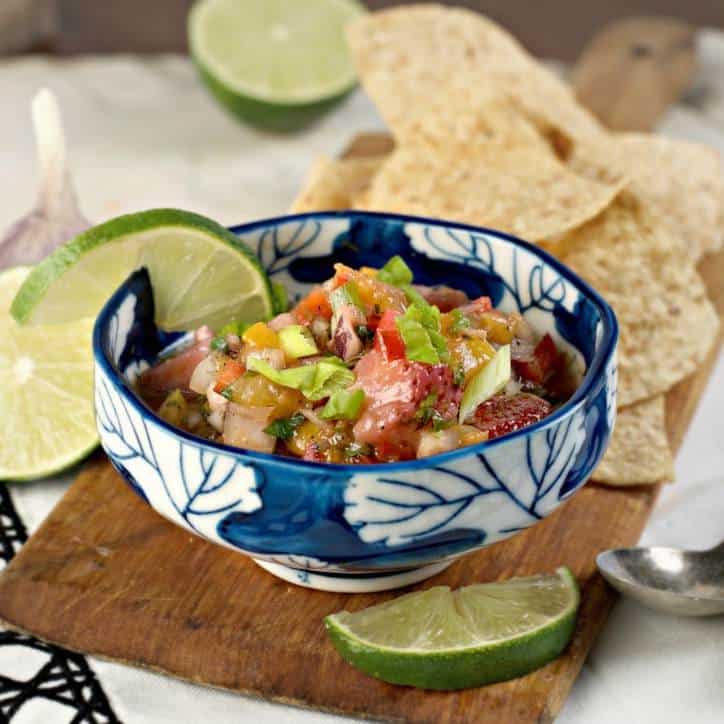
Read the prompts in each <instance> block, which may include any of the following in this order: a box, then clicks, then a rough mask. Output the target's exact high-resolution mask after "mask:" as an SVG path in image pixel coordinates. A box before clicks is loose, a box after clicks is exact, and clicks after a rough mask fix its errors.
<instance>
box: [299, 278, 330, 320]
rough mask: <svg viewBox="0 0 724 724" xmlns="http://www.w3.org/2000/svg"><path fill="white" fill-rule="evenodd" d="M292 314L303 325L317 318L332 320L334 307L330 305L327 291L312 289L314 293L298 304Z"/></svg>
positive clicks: (310, 293)
mask: <svg viewBox="0 0 724 724" xmlns="http://www.w3.org/2000/svg"><path fill="white" fill-rule="evenodd" d="M292 314H293V315H294V318H295V319H296V320H297V321H298V322H300V323H302V324H303V323H305V322H311V321H312V320H313V319H314V318H315V317H324V319H332V306H331V305H330V303H329V299H328V298H327V294H326V293H325V291H324V290H323V289H321V288H320V287H317V288H315V289H312V291H311V292H309V294H307V296H306V297H304V299H302V300H301V301H300V302H299V304H297V306H296V307H295V308H294V311H293V312H292Z"/></svg>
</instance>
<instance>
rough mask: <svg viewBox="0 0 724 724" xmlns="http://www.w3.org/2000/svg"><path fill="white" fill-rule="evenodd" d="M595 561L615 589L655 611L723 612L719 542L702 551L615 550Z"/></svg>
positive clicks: (723, 559)
mask: <svg viewBox="0 0 724 724" xmlns="http://www.w3.org/2000/svg"><path fill="white" fill-rule="evenodd" d="M596 563H597V565H598V569H599V571H601V574H602V575H603V577H604V578H605V579H606V580H607V581H608V582H609V583H610V584H611V585H612V586H613V587H614V588H615V589H617V590H618V591H620V592H621V593H623V594H626V595H628V596H631V597H632V598H635V599H636V600H638V601H640V602H641V603H643V604H644V605H645V606H649V607H650V608H653V609H656V610H657V611H663V612H665V613H673V614H676V615H679V616H712V615H715V614H720V613H724V542H722V543H720V544H719V545H718V546H716V547H714V548H711V549H709V550H705V551H683V550H680V549H678V548H666V547H663V546H651V547H646V548H619V549H614V550H609V551H604V552H603V553H599V555H598V557H597V558H596Z"/></svg>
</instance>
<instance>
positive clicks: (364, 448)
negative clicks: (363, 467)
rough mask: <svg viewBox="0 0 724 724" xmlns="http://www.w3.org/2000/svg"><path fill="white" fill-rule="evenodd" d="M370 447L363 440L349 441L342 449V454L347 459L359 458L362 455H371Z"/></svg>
mask: <svg viewBox="0 0 724 724" xmlns="http://www.w3.org/2000/svg"><path fill="white" fill-rule="evenodd" d="M371 454H372V447H371V446H370V445H367V444H366V443H364V442H351V443H350V444H349V445H347V447H346V448H345V449H344V456H345V457H346V458H347V459H348V460H349V459H351V458H359V457H362V456H363V455H371Z"/></svg>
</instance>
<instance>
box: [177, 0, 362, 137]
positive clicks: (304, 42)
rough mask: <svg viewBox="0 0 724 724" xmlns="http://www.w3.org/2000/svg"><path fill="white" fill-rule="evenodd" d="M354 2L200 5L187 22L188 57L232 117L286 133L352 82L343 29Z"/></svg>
mask: <svg viewBox="0 0 724 724" xmlns="http://www.w3.org/2000/svg"><path fill="white" fill-rule="evenodd" d="M363 12H364V8H363V6H362V5H361V4H360V3H358V2H357V1H356V0H304V2H300V0H264V2H259V0H199V2H197V3H196V4H195V5H194V7H193V8H192V10H191V13H190V15H189V21H188V33H189V46H190V49H191V56H192V58H193V59H194V61H195V62H196V65H197V66H198V68H199V71H200V73H201V76H202V78H203V79H204V81H205V82H206V84H207V85H208V87H209V89H210V90H211V92H212V93H213V94H214V95H215V96H216V97H217V98H218V99H219V100H220V101H221V103H222V104H224V105H225V106H226V107H227V108H228V109H229V110H230V111H231V112H232V113H234V114H235V115H237V116H238V117H240V118H242V119H244V120H246V121H248V122H250V123H253V124H255V125H257V126H261V127H263V128H268V129H270V130H275V131H290V130H294V129H296V128H299V127H301V126H303V125H305V124H306V123H308V122H309V121H311V120H313V119H314V118H316V117H317V116H318V115H320V114H321V113H322V112H324V111H325V110H327V109H328V108H330V107H331V106H332V105H333V104H334V103H335V102H336V101H337V100H339V99H340V98H341V97H343V96H344V95H345V94H346V93H347V92H348V91H349V90H350V89H351V88H352V87H354V85H355V83H356V76H355V71H354V68H353V65H352V61H351V58H350V55H349V52H348V49H347V44H346V41H345V38H344V26H345V25H346V24H347V23H348V22H350V21H351V20H353V19H354V18H356V17H358V16H359V15H361V14H362V13H363Z"/></svg>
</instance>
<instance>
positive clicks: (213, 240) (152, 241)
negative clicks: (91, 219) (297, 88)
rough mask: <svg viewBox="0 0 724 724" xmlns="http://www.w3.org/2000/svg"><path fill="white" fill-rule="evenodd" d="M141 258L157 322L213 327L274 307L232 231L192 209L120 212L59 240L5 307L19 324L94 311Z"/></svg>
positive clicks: (249, 318)
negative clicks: (8, 305)
mask: <svg viewBox="0 0 724 724" xmlns="http://www.w3.org/2000/svg"><path fill="white" fill-rule="evenodd" d="M141 266H145V267H146V268H147V269H148V270H149V272H150V274H151V281H152V283H153V291H154V298H155V301H156V321H157V322H158V324H159V325H160V326H161V327H163V328H164V329H168V330H186V329H193V328H195V327H198V326H199V325H201V324H208V325H209V326H210V327H212V328H214V329H218V328H219V327H221V326H222V325H223V324H225V323H226V322H228V321H229V320H230V319H234V320H237V321H241V322H247V321H248V322H255V321H258V320H260V319H266V318H268V317H270V316H271V315H272V314H274V312H275V305H274V301H273V295H272V289H271V285H270V283H269V279H268V278H267V276H266V274H265V273H264V270H263V269H262V268H261V265H260V264H259V261H258V259H257V258H256V257H255V256H254V254H252V253H251V251H250V250H249V249H248V248H247V247H246V246H245V245H244V244H243V243H242V242H241V241H240V240H239V239H238V238H237V237H236V236H235V235H234V234H232V233H231V232H230V231H228V230H227V229H225V228H224V227H223V226H220V225H219V224H217V223H216V222H214V221H211V219H207V218H205V217H203V216H199V215H198V214H193V213H190V212H188V211H179V210H176V209H155V210H152V211H142V212H140V213H137V214H128V215H126V216H119V217H117V218H115V219H112V220H110V221H107V222H105V223H103V224H100V225H99V226H96V227H94V228H92V229H89V230H88V231H86V232H84V233H82V234H80V235H79V236H77V237H75V239H72V240H71V241H69V242H68V243H67V244H64V245H63V246H61V247H59V248H58V249H57V250H56V251H55V252H53V253H52V254H51V255H50V256H48V257H47V258H46V259H44V260H43V261H42V262H41V263H40V264H38V265H37V266H36V267H35V268H34V269H33V271H32V272H31V273H30V275H29V276H28V278H27V279H26V280H25V282H24V283H23V285H22V286H21V287H20V290H19V291H18V293H17V295H16V296H15V299H14V300H13V302H12V307H11V311H12V315H13V317H15V319H16V320H17V321H18V322H20V323H22V324H26V323H27V324H57V323H64V322H70V321H74V320H78V319H82V318H84V317H94V316H95V315H96V314H97V313H98V311H99V310H100V308H101V307H102V305H103V304H104V303H105V301H106V300H107V299H108V297H109V296H110V295H111V294H112V293H113V291H114V290H115V289H116V288H117V287H118V286H119V285H120V284H121V283H122V282H123V281H124V279H125V278H126V277H127V276H128V274H129V273H130V272H131V271H133V270H134V269H137V268H139V267H141Z"/></svg>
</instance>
